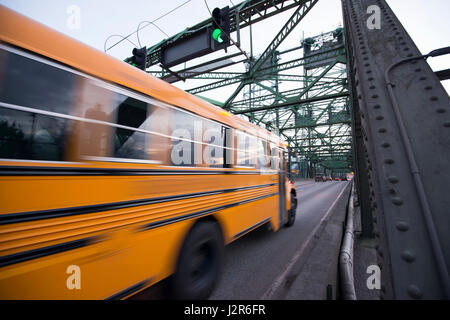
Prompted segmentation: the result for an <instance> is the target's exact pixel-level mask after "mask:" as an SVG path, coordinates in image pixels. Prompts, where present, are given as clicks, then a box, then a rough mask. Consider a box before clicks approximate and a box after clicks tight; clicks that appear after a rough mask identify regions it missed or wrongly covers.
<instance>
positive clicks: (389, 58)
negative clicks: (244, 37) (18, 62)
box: [125, 0, 450, 299]
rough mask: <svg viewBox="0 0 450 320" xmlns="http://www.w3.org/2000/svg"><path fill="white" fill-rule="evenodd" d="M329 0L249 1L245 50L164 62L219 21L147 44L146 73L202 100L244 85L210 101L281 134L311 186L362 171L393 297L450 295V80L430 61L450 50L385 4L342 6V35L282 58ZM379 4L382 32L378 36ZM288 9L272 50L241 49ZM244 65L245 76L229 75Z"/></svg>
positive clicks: (310, 42)
mask: <svg viewBox="0 0 450 320" xmlns="http://www.w3.org/2000/svg"><path fill="white" fill-rule="evenodd" d="M318 1H319V0H309V1H305V0H286V1H282V0H248V1H244V2H242V3H239V4H237V5H235V6H233V7H232V8H230V18H231V19H230V31H231V37H232V39H234V40H233V45H235V46H236V47H237V48H238V49H239V52H237V53H233V54H225V53H224V55H223V56H222V57H219V58H217V57H216V58H214V59H209V60H208V61H206V62H202V63H200V64H197V65H195V66H190V67H188V68H185V67H183V65H182V64H179V65H178V66H175V67H173V68H172V67H171V68H168V67H167V66H165V65H164V64H163V63H162V60H161V57H162V50H164V48H165V47H167V46H168V45H170V44H173V43H176V42H177V41H181V40H183V39H186V38H188V37H189V36H190V35H192V34H193V33H195V32H197V31H198V30H201V29H202V28H206V27H208V26H210V25H211V24H212V23H213V21H212V18H210V19H207V20H205V21H202V22H200V23H198V24H196V25H194V26H192V27H189V28H187V29H185V30H184V31H182V32H181V33H178V34H176V35H173V36H171V37H168V38H167V39H164V40H163V41H161V42H159V43H157V44H154V45H150V46H148V45H147V48H148V49H147V59H146V67H147V69H148V70H147V72H148V73H149V74H152V75H154V76H156V77H159V78H161V79H163V80H165V81H167V82H169V83H176V82H178V81H187V82H186V83H188V84H191V83H199V82H198V81H201V83H202V85H199V86H192V87H190V88H189V89H188V90H186V91H188V92H190V93H192V94H195V95H198V96H200V97H203V98H205V97H204V96H203V94H205V93H209V92H212V93H214V92H218V93H219V94H214V96H220V97H223V93H221V92H222V90H223V88H224V87H228V86H232V85H234V87H233V88H234V90H231V91H232V93H231V94H230V95H228V96H227V97H223V98H224V100H223V101H216V100H213V99H209V98H205V99H206V100H208V101H209V102H211V103H213V104H215V105H217V106H220V107H222V108H224V109H226V110H228V111H230V112H232V113H235V114H237V115H240V116H242V117H244V118H246V119H248V120H249V121H250V122H253V123H255V124H257V125H260V126H262V127H264V128H267V129H269V130H271V131H275V132H278V133H279V134H280V135H281V136H282V137H283V138H284V139H285V140H286V141H287V142H288V143H289V149H290V157H289V162H290V167H291V169H297V170H298V172H299V175H300V177H313V176H314V175H315V174H316V173H323V174H326V175H339V174H344V173H347V172H350V171H354V172H355V181H356V185H357V190H358V199H359V206H360V207H361V216H362V224H363V234H364V235H365V236H367V237H375V238H376V239H377V243H378V245H377V251H378V259H379V264H380V266H381V268H382V272H383V286H382V295H383V297H386V298H398V299H420V298H425V299H427V298H428V299H433V298H450V280H449V266H450V241H449V236H448V233H447V232H448V229H449V228H450V214H449V208H450V197H448V190H449V189H450V167H449V163H450V108H449V106H450V103H449V97H448V94H447V93H446V91H445V90H444V88H443V86H442V84H441V82H440V81H441V80H443V79H447V78H448V74H449V71H448V70H443V71H440V72H438V73H434V72H433V71H432V70H431V68H430V67H429V65H428V64H427V62H426V61H425V58H428V57H429V56H437V55H441V54H444V53H448V51H449V50H448V49H447V50H440V51H439V50H437V51H435V52H432V53H431V54H430V55H429V56H426V57H424V56H422V53H420V52H419V50H418V49H417V47H416V46H415V44H414V43H413V41H412V40H411V38H410V37H409V35H408V33H407V32H406V30H405V29H404V27H403V26H402V24H401V23H400V22H399V20H398V19H397V18H396V16H395V14H394V13H393V12H392V10H391V9H390V8H389V6H388V5H387V3H386V1H384V0H342V12H343V21H344V26H343V27H342V28H337V29H335V30H330V31H329V32H326V33H323V34H319V35H316V36H314V37H309V38H306V39H301V38H300V36H299V41H298V42H299V45H298V46H297V47H293V48H290V49H287V50H283V51H281V50H280V49H279V47H280V44H281V43H282V42H283V41H284V40H285V39H286V38H287V37H288V35H289V34H291V32H292V31H293V30H294V29H295V28H296V27H297V26H298V25H301V22H302V20H303V18H304V17H305V16H306V15H307V14H308V13H309V12H310V10H312V9H313V7H314V6H315V5H316V4H317V3H318ZM373 5H375V6H377V7H378V8H379V9H380V14H381V16H380V17H381V29H373V30H371V29H369V28H368V27H367V24H366V22H367V19H368V15H367V9H368V7H369V6H373ZM285 11H289V12H291V16H290V17H289V18H288V19H287V20H286V22H285V24H284V26H282V28H281V29H280V30H279V32H278V33H277V35H276V36H275V37H274V38H273V39H272V41H271V42H270V43H269V44H268V46H267V47H266V49H265V50H264V51H263V52H262V53H259V54H255V55H254V54H253V52H252V51H253V50H252V49H251V50H250V54H248V53H247V52H246V51H244V50H243V48H241V41H240V37H241V34H240V32H241V30H243V29H244V28H247V27H248V28H252V26H254V25H256V24H257V23H259V22H261V21H263V20H266V19H269V18H271V17H273V16H275V15H277V14H279V13H282V12H285ZM250 35H251V31H250ZM207 58H208V57H204V59H206V60H207ZM125 61H127V62H130V58H127V59H126V60H125ZM238 64H244V65H245V71H243V72H234V71H233V72H231V71H225V70H226V69H227V68H228V67H231V66H234V65H238ZM158 68H160V69H158ZM224 69H225V70H224ZM194 80H196V81H194ZM424 274H426V276H424Z"/></svg>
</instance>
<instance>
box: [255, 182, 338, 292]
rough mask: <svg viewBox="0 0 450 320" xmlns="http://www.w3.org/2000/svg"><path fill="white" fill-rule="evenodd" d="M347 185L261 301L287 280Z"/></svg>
mask: <svg viewBox="0 0 450 320" xmlns="http://www.w3.org/2000/svg"><path fill="white" fill-rule="evenodd" d="M346 187H347V185H345V186H344V187H343V188H342V190H341V192H340V193H339V195H338V196H337V198H336V200H334V202H333V204H332V205H331V207H330V208H329V209H328V211H327V212H326V213H325V215H324V216H323V217H322V219H320V222H319V223H318V224H317V226H316V227H315V228H314V229H313V231H312V232H311V233H310V235H309V236H308V238H307V239H306V241H305V242H303V244H302V245H301V247H300V248H299V249H298V250H297V252H296V253H295V255H294V256H293V257H292V258H291V260H289V262H288V264H287V265H286V269H284V271H283V272H282V273H281V274H280V275H279V276H278V277H277V278H276V279H275V281H274V282H273V284H272V285H271V286H270V287H269V288H268V289H267V290H266V292H265V293H264V294H263V295H262V297H261V300H268V299H270V298H271V297H272V295H273V294H274V293H275V292H276V291H277V290H278V288H279V287H280V286H281V285H282V284H283V282H284V280H285V279H286V278H287V276H288V274H289V273H290V271H291V269H292V268H293V267H294V265H295V263H296V262H297V260H298V259H299V258H300V257H301V256H302V254H303V252H304V251H305V249H306V247H307V246H308V244H309V243H310V242H311V239H312V238H313V237H314V235H315V234H316V233H317V230H318V229H319V227H320V226H321V225H322V223H323V221H324V220H325V219H326V218H327V217H328V216H329V215H330V212H331V210H332V209H333V208H334V206H335V205H336V203H337V202H338V200H339V199H340V198H341V196H342V194H343V193H344V191H345V189H346Z"/></svg>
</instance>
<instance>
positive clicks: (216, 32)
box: [212, 29, 223, 43]
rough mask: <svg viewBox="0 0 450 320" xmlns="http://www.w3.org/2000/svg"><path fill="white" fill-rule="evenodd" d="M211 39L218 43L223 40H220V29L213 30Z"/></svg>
mask: <svg viewBox="0 0 450 320" xmlns="http://www.w3.org/2000/svg"><path fill="white" fill-rule="evenodd" d="M212 37H213V39H214V40H216V41H217V42H218V43H222V42H223V39H222V31H221V30H220V29H214V31H213V33H212Z"/></svg>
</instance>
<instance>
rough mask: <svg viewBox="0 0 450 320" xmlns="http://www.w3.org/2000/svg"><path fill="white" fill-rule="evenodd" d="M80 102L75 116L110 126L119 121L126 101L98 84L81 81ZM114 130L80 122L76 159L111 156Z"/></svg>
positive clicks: (75, 138)
mask: <svg viewBox="0 0 450 320" xmlns="http://www.w3.org/2000/svg"><path fill="white" fill-rule="evenodd" d="M78 90H79V99H78V100H77V102H76V108H75V110H74V113H75V115H76V116H78V117H81V118H85V119H89V120H97V121H102V122H106V123H114V122H115V113H116V109H117V107H118V105H119V104H120V102H121V101H122V100H123V99H122V100H121V99H120V97H119V95H118V94H116V93H114V92H112V91H110V90H108V89H106V88H103V87H101V86H100V85H98V84H97V83H96V82H95V81H92V80H90V79H85V78H80V81H79V85H78ZM113 133H114V128H113V127H111V126H110V125H108V124H100V123H95V122H89V121H76V123H75V127H74V131H73V136H72V137H71V143H70V145H71V147H73V150H76V154H75V155H74V156H73V158H74V159H78V158H79V157H81V159H89V158H90V157H108V156H110V155H111V153H112V149H113V139H112V138H111V137H112V135H113Z"/></svg>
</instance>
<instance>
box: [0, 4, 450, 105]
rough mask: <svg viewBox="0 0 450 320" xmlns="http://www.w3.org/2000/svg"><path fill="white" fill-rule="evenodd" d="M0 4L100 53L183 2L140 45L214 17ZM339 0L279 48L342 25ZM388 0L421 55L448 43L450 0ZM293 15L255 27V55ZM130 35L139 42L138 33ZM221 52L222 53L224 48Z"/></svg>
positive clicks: (192, 7)
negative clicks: (76, 18)
mask: <svg viewBox="0 0 450 320" xmlns="http://www.w3.org/2000/svg"><path fill="white" fill-rule="evenodd" d="M186 2H187V3H186ZM0 3H1V4H3V5H5V6H7V7H9V8H11V9H13V10H15V11H18V12H20V13H22V14H24V15H26V16H28V17H30V18H32V19H35V20H37V21H39V22H41V23H43V24H46V25H48V26H50V27H51V28H53V29H56V30H58V31H60V32H63V33H65V34H67V35H69V36H71V37H73V38H76V39H78V40H80V41H82V42H84V43H86V44H88V45H90V46H92V47H95V48H97V49H99V50H101V51H103V50H104V46H105V40H106V39H107V38H108V37H109V36H110V35H115V34H118V35H128V34H130V33H132V32H134V31H135V30H136V28H137V26H138V24H139V23H140V22H141V21H145V20H150V21H153V20H155V19H157V18H158V17H161V16H162V15H164V14H166V13H167V12H169V11H170V10H172V9H174V8H176V7H178V6H180V5H182V6H181V7H180V8H179V9H177V10H175V11H174V12H172V13H170V14H169V15H167V16H165V17H163V18H161V19H159V20H158V21H157V22H156V24H157V26H158V27H159V28H160V29H161V30H162V31H160V30H158V28H156V27H155V26H153V25H149V26H147V27H146V28H144V29H143V30H141V31H140V32H139V40H140V43H141V44H142V46H144V45H146V46H147V47H149V46H151V45H152V44H155V43H157V42H159V41H161V40H162V39H164V38H166V37H167V36H166V35H165V33H166V34H168V35H173V34H176V33H178V32H180V31H182V30H183V29H185V28H186V27H188V26H192V25H194V24H196V23H198V22H200V21H203V20H204V19H206V18H208V17H209V15H210V14H209V11H208V8H207V7H206V5H205V1H204V0H191V1H188V0H164V1H161V0H151V1H150V0H133V1H120V0H114V1H111V0H58V1H55V0H39V1H36V0H0ZM131 3H132V4H133V5H131ZM207 3H208V6H209V8H210V9H211V10H212V9H213V8H215V7H224V6H227V5H229V6H232V3H234V4H237V3H239V1H238V0H232V1H230V0H208V1H207ZM340 3H341V1H340V0H320V1H319V2H318V4H316V6H315V7H314V8H313V9H312V10H311V12H310V13H308V15H307V16H306V18H305V19H304V20H303V21H302V22H301V23H300V24H299V25H298V26H297V28H296V29H295V30H294V32H292V33H291V35H290V36H289V37H288V39H286V41H284V42H283V44H282V46H281V47H280V48H281V49H287V48H292V47H295V46H297V45H299V44H300V41H301V39H302V38H303V37H308V36H314V35H317V34H320V33H321V32H327V31H331V30H334V29H335V28H336V27H338V26H340V25H342V12H341V5H340ZM388 3H389V5H390V6H391V8H392V9H393V10H394V12H395V13H396V15H397V16H398V17H399V19H400V21H401V22H402V23H403V25H404V26H405V27H406V29H407V31H408V32H409V34H410V36H411V37H412V38H413V40H414V41H415V42H416V44H417V46H418V47H419V49H420V50H421V51H422V53H427V52H429V51H431V50H433V49H436V48H439V47H445V46H449V45H450V1H449V0H426V1H425V0H390V1H388ZM183 4H184V5H183ZM74 5H75V6H76V8H79V10H80V19H79V21H80V24H79V26H77V25H76V24H75V25H74V24H73V22H74V20H71V14H73V12H74V11H71V10H73V6H74ZM291 14H292V10H290V11H288V12H285V13H282V14H279V15H276V16H275V17H273V18H270V19H267V20H265V21H263V22H260V23H258V24H256V25H254V26H253V35H254V36H253V50H254V53H255V54H259V53H262V52H263V51H264V49H265V47H266V46H267V45H268V44H269V43H270V41H271V40H272V39H273V38H274V36H275V35H276V34H277V33H278V31H279V30H280V28H281V27H282V26H283V25H284V23H285V22H286V20H287V19H288V18H289V16H290V15H291ZM163 32H164V33H163ZM248 32H249V28H246V29H244V30H243V32H242V34H241V37H242V47H243V49H244V50H245V51H247V52H249V51H250V44H249V41H248V39H249V36H248ZM129 39H130V41H131V42H133V43H135V44H136V45H137V46H138V39H137V37H136V34H134V35H133V36H132V37H130V38H129ZM118 40H120V38H119V37H113V38H110V39H109V40H108V43H107V44H106V46H107V47H110V46H111V45H113V44H114V43H115V42H117V41H118ZM132 49H133V44H131V43H130V42H128V41H123V42H122V43H120V44H119V45H117V46H116V47H114V48H112V49H111V50H109V51H108V54H110V55H112V56H114V57H116V58H117V59H120V60H123V59H124V58H126V57H128V56H130V55H131V50H132ZM235 51H236V49H234V48H232V49H230V52H235ZM214 54H216V53H214ZM214 54H213V55H214ZM217 55H223V51H222V52H220V53H217ZM429 62H430V64H431V66H432V68H433V69H434V70H441V69H446V68H449V67H450V57H449V56H447V57H442V58H437V59H430V60H429ZM239 67H240V68H242V66H239ZM193 81H195V80H193ZM197 81H198V80H197ZM448 82H449V81H446V82H445V86H446V88H447V91H450V84H449V83H448ZM177 85H178V86H179V87H181V88H188V87H193V86H196V85H197V83H194V85H193V84H192V83H187V84H183V83H179V84H177ZM227 94H228V93H227V91H224V95H225V96H224V97H216V98H217V100H220V101H224V100H225V99H226V95H227Z"/></svg>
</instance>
